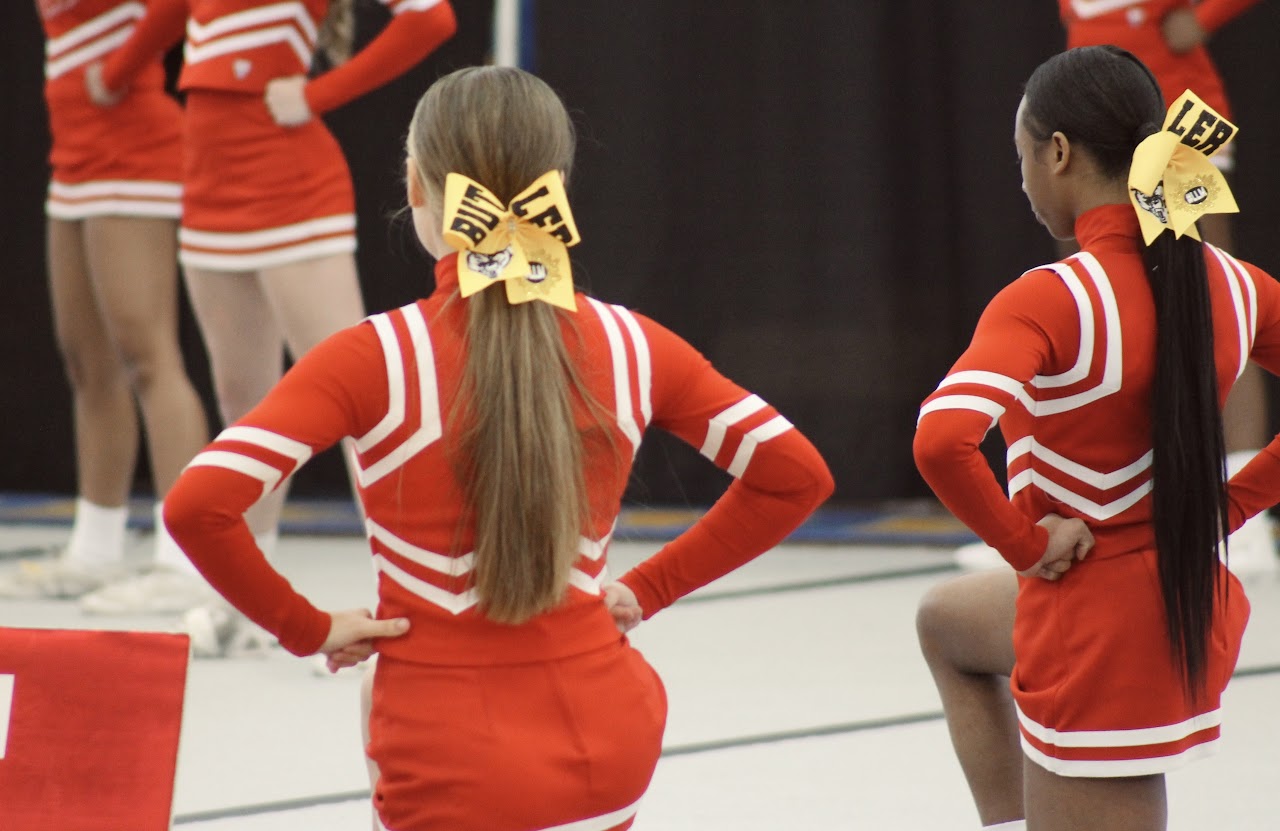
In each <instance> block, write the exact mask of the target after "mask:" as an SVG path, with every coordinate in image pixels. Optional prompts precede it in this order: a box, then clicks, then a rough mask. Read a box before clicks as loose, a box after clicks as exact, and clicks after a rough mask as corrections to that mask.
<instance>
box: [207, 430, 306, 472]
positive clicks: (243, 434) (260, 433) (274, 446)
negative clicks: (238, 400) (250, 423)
mask: <svg viewBox="0 0 1280 831" xmlns="http://www.w3.org/2000/svg"><path fill="white" fill-rule="evenodd" d="M214 441H238V442H243V443H244V444H252V445H255V446H257V447H261V448H264V449H266V450H270V451H271V452H272V453H277V454H279V455H281V456H287V457H289V458H290V459H293V460H294V461H295V462H296V463H297V464H298V465H299V466H301V465H304V464H306V463H307V460H308V459H310V458H311V454H312V452H313V451H312V450H311V447H310V446H309V445H307V444H304V443H303V442H300V441H297V440H295V439H291V438H289V437H288V436H282V435H280V434H279V433H273V432H271V431H270V430H263V429H262V428H261V427H247V426H236V427H228V428H227V429H225V430H223V431H222V432H221V433H219V434H218V437H217V438H216V439H214Z"/></svg>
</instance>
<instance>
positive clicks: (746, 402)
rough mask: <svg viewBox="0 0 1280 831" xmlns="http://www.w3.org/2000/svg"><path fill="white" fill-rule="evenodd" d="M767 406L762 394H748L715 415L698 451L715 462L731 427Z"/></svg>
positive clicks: (709, 423)
mask: <svg viewBox="0 0 1280 831" xmlns="http://www.w3.org/2000/svg"><path fill="white" fill-rule="evenodd" d="M767 406H769V405H768V404H766V403H765V401H764V399H762V398H761V397H760V396H758V395H748V396H747V397H746V398H744V399H742V400H741V401H739V402H738V403H737V404H734V405H733V406H732V407H729V408H728V409H726V410H724V411H723V412H721V413H720V414H719V415H716V416H713V417H712V418H711V421H710V422H708V424H707V438H706V439H705V440H704V441H703V442H702V449H701V450H699V451H698V452H699V453H701V454H702V455H703V456H706V457H707V458H708V459H710V460H711V461H713V462H714V461H715V460H716V456H718V455H720V447H721V446H722V445H723V444H724V439H725V435H726V434H727V433H728V432H729V428H730V427H732V426H733V425H735V424H737V423H738V422H739V421H742V420H743V419H744V418H747V417H748V416H750V415H753V414H755V413H758V412H760V411H761V410H763V409H764V408H765V407H767Z"/></svg>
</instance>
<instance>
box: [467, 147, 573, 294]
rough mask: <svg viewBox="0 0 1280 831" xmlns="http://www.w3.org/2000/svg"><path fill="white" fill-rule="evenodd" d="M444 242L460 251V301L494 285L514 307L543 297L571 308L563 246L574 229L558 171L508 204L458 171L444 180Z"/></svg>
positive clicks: (570, 286)
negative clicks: (502, 286)
mask: <svg viewBox="0 0 1280 831" xmlns="http://www.w3.org/2000/svg"><path fill="white" fill-rule="evenodd" d="M444 241H445V242H447V243H449V244H450V245H452V246H453V247H454V248H457V249H459V251H461V253H460V254H459V255H458V288H459V290H460V291H461V293H462V296H463V297H470V296H471V295H473V294H475V293H476V292H478V291H483V290H484V289H486V288H488V287H489V286H492V285H493V284H494V283H497V282H504V283H506V285H507V301H508V302H510V303H512V304H517V303H528V302H529V301H530V300H541V301H543V302H544V303H550V304H551V305H553V306H559V307H561V308H563V309H569V310H571V311H572V310H575V309H576V308H577V304H576V303H575V302H574V299H573V274H572V272H571V271H570V267H569V251H568V246H570V245H577V244H578V241H579V237H578V228H577V226H576V225H574V224H573V214H572V213H570V212H569V199H568V197H567V196H566V195H565V192H564V181H563V179H562V177H561V175H560V173H559V172H558V171H554V170H553V171H550V172H548V173H544V174H543V175H542V176H539V177H538V179H537V180H536V181H534V183H533V184H531V185H529V187H527V188H525V189H524V190H523V191H521V192H520V194H519V195H518V196H516V198H514V199H512V200H511V204H509V205H506V206H505V207H504V206H503V205H502V203H501V202H499V201H498V199H497V197H495V196H494V195H493V194H492V193H491V192H490V191H489V189H488V188H486V187H485V186H484V185H481V184H479V183H478V182H473V181H472V180H471V179H469V178H467V177H466V176H463V175H462V174H460V173H450V174H449V175H448V176H447V177H446V178H445V183H444Z"/></svg>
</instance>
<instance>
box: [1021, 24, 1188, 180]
mask: <svg viewBox="0 0 1280 831" xmlns="http://www.w3.org/2000/svg"><path fill="white" fill-rule="evenodd" d="M1025 96H1026V108H1025V110H1024V114H1023V119H1024V121H1023V124H1024V125H1025V127H1026V129H1027V131H1028V132H1029V133H1030V134H1031V136H1032V137H1034V138H1036V139H1038V140H1040V141H1043V140H1045V139H1047V138H1049V137H1050V136H1051V135H1053V133H1055V132H1061V133H1062V134H1063V135H1065V136H1066V137H1067V138H1068V139H1070V141H1071V143H1072V145H1074V146H1080V145H1083V146H1084V147H1085V148H1086V149H1087V150H1088V151H1089V153H1090V155H1091V156H1093V158H1094V161H1095V162H1097V165H1098V169H1099V172H1101V173H1102V174H1103V175H1105V176H1107V177H1108V178H1113V179H1115V178H1122V177H1125V176H1127V175H1128V173H1129V163H1130V162H1131V161H1132V160H1133V151H1134V149H1135V148H1136V147H1137V146H1138V143H1139V142H1140V141H1142V140H1143V139H1144V138H1146V137H1147V136H1149V135H1152V134H1153V133H1155V132H1156V131H1158V130H1159V129H1160V125H1161V124H1162V123H1163V122H1164V109H1165V104H1164V97H1163V95H1162V94H1161V92H1160V85H1159V84H1157V83H1156V79H1155V76H1153V75H1152V74H1151V70H1149V69H1147V67H1146V66H1145V65H1144V64H1143V63H1142V62H1141V61H1139V60H1138V59H1137V58H1136V57H1134V56H1133V55H1132V54H1130V53H1129V52H1126V51H1125V50H1123V49H1120V48H1118V47H1115V46H1086V47H1083V48H1080V49H1071V50H1069V51H1066V52H1061V53H1059V54H1057V55H1054V56H1053V57H1052V58H1050V59H1049V60H1047V61H1045V62H1044V63H1042V64H1040V66H1039V67H1037V68H1036V71H1035V72H1033V73H1032V74H1031V77H1030V78H1029V79H1028V80H1027V85H1026V90H1025Z"/></svg>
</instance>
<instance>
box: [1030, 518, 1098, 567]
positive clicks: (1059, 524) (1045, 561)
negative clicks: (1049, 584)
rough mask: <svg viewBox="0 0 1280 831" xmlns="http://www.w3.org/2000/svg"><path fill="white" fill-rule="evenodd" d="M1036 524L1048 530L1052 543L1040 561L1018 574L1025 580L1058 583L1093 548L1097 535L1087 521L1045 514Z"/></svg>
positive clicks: (1047, 546) (1046, 547) (1050, 542)
mask: <svg viewBox="0 0 1280 831" xmlns="http://www.w3.org/2000/svg"><path fill="white" fill-rule="evenodd" d="M1036 524H1037V525H1041V526H1044V528H1045V529H1047V530H1048V532H1049V544H1048V545H1046V546H1045V549H1044V554H1043V555H1041V557H1040V560H1039V562H1037V563H1036V564H1035V565H1033V566H1032V567H1031V568H1029V569H1026V570H1025V571H1020V572H1018V574H1020V575H1022V576H1023V577H1040V578H1042V579H1044V580H1050V581H1053V580H1057V579H1059V578H1061V577H1062V575H1064V574H1066V573H1067V570H1068V569H1070V568H1071V566H1072V565H1074V564H1075V562H1076V561H1077V560H1083V559H1084V556H1085V555H1086V554H1088V553H1089V549H1091V548H1093V534H1092V532H1090V531H1089V526H1087V525H1085V524H1084V521H1083V520H1079V519H1067V518H1066V517H1061V516H1058V515H1057V514H1045V516H1044V517H1042V518H1041V520H1040V521H1039V522H1037V523H1036Z"/></svg>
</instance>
